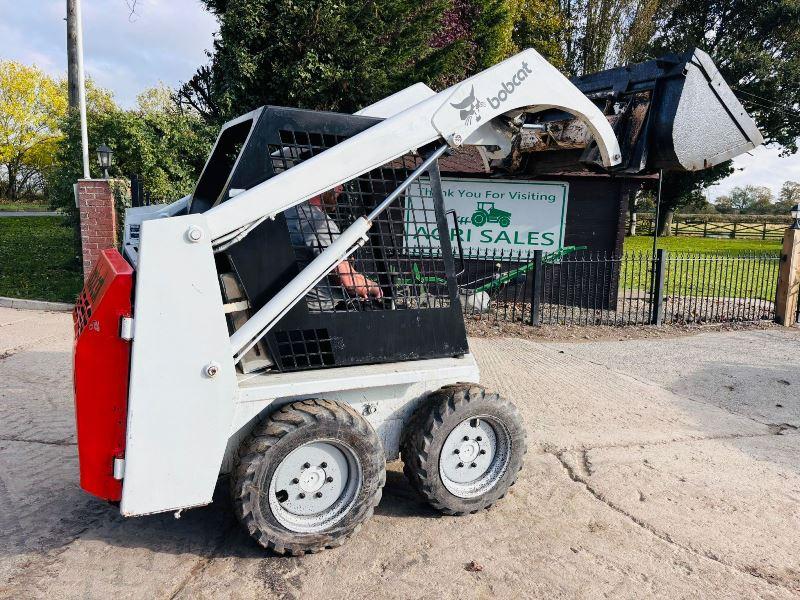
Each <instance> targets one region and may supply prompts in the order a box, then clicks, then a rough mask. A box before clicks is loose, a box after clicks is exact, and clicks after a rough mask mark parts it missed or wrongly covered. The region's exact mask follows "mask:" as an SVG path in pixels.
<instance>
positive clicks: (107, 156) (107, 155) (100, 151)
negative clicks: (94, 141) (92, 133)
mask: <svg viewBox="0 0 800 600" xmlns="http://www.w3.org/2000/svg"><path fill="white" fill-rule="evenodd" d="M113 156H114V151H113V150H112V149H111V148H109V147H108V146H106V145H105V144H100V146H98V148H97V164H99V165H100V167H101V168H102V169H103V179H108V168H109V167H110V166H111V159H112V157H113Z"/></svg>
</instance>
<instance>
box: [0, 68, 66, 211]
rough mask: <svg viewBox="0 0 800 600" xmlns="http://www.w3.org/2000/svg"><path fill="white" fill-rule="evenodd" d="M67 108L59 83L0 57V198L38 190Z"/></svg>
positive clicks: (10, 197)
mask: <svg viewBox="0 0 800 600" xmlns="http://www.w3.org/2000/svg"><path fill="white" fill-rule="evenodd" d="M66 110H67V97H66V93H65V90H64V88H63V85H61V84H60V82H58V81H57V80H55V79H54V78H52V77H50V76H48V75H46V74H45V73H44V72H43V71H42V70H41V69H39V68H37V67H30V66H27V65H23V64H21V63H18V62H14V61H0V169H1V171H0V177H2V181H0V196H3V197H5V198H8V199H9V200H17V199H19V198H20V197H21V196H22V195H24V194H26V193H28V194H32V193H36V194H39V193H41V192H42V187H43V185H44V180H43V177H44V173H45V171H46V170H47V169H49V168H50V167H51V166H52V165H53V163H54V160H55V155H56V146H57V143H58V140H59V139H60V138H61V131H60V128H59V125H60V120H61V119H62V118H63V117H64V115H65V114H66Z"/></svg>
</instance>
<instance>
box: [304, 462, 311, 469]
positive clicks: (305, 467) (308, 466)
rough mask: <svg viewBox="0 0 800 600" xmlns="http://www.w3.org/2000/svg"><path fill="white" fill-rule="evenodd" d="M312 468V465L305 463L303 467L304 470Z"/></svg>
mask: <svg viewBox="0 0 800 600" xmlns="http://www.w3.org/2000/svg"><path fill="white" fill-rule="evenodd" d="M310 467H311V463H305V464H304V465H303V468H304V469H308V468H310Z"/></svg>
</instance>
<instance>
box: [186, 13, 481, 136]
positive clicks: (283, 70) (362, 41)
mask: <svg viewBox="0 0 800 600" xmlns="http://www.w3.org/2000/svg"><path fill="white" fill-rule="evenodd" d="M203 1H204V3H205V4H206V6H207V7H208V8H209V10H211V11H212V12H214V13H215V14H216V15H217V18H218V20H219V24H220V29H219V36H218V38H217V39H216V40H215V42H214V52H213V54H212V56H211V60H210V64H209V65H208V66H207V67H204V68H201V69H199V70H198V72H197V73H196V74H195V77H194V78H193V79H192V80H190V81H189V82H187V84H185V85H184V86H182V88H181V89H180V90H179V92H178V99H179V101H180V102H181V103H182V104H183V105H188V106H192V107H194V108H195V109H197V110H198V111H199V112H200V113H201V114H202V115H203V116H204V117H205V118H206V119H207V120H209V121H212V122H219V121H221V120H226V119H228V118H231V117H233V116H236V115H239V114H242V113H244V112H246V111H248V110H251V109H253V108H255V107H257V106H260V105H263V104H277V105H284V106H297V107H301V108H312V109H318V110H334V111H343V112H353V111H355V110H358V109H359V108H361V107H363V106H364V105H367V104H369V103H371V102H373V101H375V100H377V99H380V98H382V97H384V96H387V95H389V94H391V93H393V92H395V91H397V90H399V89H402V88H403V87H405V86H407V85H410V84H411V83H414V82H416V81H420V80H422V81H425V82H427V83H436V82H437V81H439V80H440V79H441V74H442V73H443V72H447V71H448V70H450V69H454V68H459V69H460V68H462V65H463V63H464V62H465V60H468V59H469V57H465V56H464V51H465V49H466V45H465V44H464V43H463V42H462V40H456V41H454V42H452V43H448V44H445V45H443V46H441V47H433V46H432V45H431V40H432V39H433V38H434V36H435V35H436V34H437V33H438V32H439V29H440V25H439V20H440V18H441V16H442V15H443V14H444V13H445V11H446V9H447V8H448V7H449V6H450V2H449V0H432V1H430V2H424V3H419V2H414V1H413V0H382V1H380V2H377V1H367V2H365V3H352V2H350V3H348V2H339V1H337V0H224V1H223V0H203ZM493 18H494V17H493Z"/></svg>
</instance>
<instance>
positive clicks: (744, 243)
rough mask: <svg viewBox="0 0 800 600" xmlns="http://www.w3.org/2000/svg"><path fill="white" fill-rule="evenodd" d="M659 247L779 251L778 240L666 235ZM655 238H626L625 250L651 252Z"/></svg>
mask: <svg viewBox="0 0 800 600" xmlns="http://www.w3.org/2000/svg"><path fill="white" fill-rule="evenodd" d="M658 247H659V248H663V249H664V250H667V251H668V252H699V253H701V254H737V253H739V252H778V251H779V250H780V249H781V242H780V241H778V240H767V241H761V240H731V239H714V238H698V237H675V236H671V237H664V238H659V239H658ZM652 248H653V238H652V237H649V236H641V235H637V236H634V237H628V238H625V246H624V250H625V251H626V252H627V251H637V252H650V251H651V250H652Z"/></svg>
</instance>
